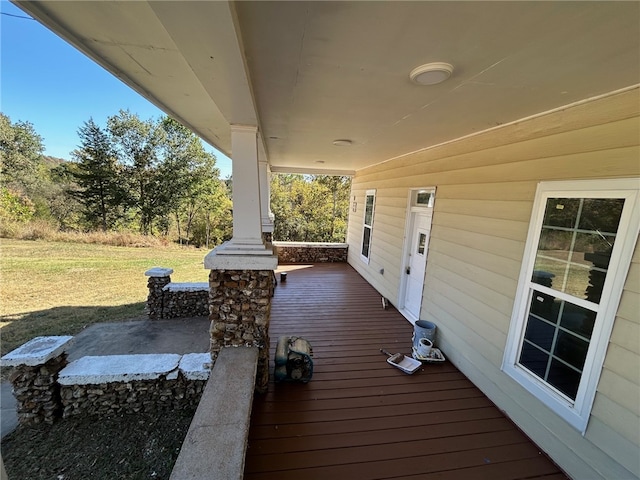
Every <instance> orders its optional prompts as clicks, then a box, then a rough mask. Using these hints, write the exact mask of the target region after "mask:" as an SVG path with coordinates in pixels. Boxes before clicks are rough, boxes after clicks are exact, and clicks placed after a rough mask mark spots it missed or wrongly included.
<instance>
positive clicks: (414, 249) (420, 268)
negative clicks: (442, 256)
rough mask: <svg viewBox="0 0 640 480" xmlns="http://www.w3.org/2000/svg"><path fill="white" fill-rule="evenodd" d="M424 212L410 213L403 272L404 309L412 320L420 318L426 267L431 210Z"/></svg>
mask: <svg viewBox="0 0 640 480" xmlns="http://www.w3.org/2000/svg"><path fill="white" fill-rule="evenodd" d="M424 210H425V211H424V212H414V213H412V216H413V222H412V223H413V228H412V232H411V243H410V247H409V251H408V258H407V262H406V266H405V272H404V274H405V275H406V288H405V296H404V308H405V310H406V311H407V313H408V314H409V315H410V316H411V317H413V318H414V319H419V318H420V306H421V305H422V289H423V287H424V272H425V269H426V267H427V251H428V248H429V234H430V232H431V214H432V209H431V208H427V209H424Z"/></svg>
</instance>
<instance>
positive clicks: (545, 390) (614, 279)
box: [502, 178, 640, 434]
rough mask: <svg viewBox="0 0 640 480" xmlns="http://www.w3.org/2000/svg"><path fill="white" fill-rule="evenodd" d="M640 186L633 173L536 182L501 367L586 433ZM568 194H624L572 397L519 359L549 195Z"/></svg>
mask: <svg viewBox="0 0 640 480" xmlns="http://www.w3.org/2000/svg"><path fill="white" fill-rule="evenodd" d="M639 189H640V179H639V178H629V179H608V180H576V181H558V182H542V183H540V184H538V188H537V191H536V197H535V202H534V205H533V212H532V216H531V223H530V224H529V234H528V236H527V243H526V246H525V252H524V257H523V262H522V269H521V271H520V277H519V280H518V290H517V293H516V298H515V302H514V308H513V313H512V317H511V324H510V328H509V334H508V337H507V344H506V348H505V354H504V358H503V362H502V370H503V371H504V372H505V373H507V374H508V375H509V376H511V377H512V378H513V379H514V380H516V381H517V382H518V383H520V385H522V386H523V387H524V388H525V389H526V390H527V391H529V393H531V394H532V395H534V396H535V397H536V398H538V399H539V400H540V401H542V402H543V403H544V404H545V405H546V406H547V407H549V408H550V409H551V410H553V411H554V412H555V413H557V414H558V415H559V416H560V417H562V418H563V419H564V420H566V421H567V422H568V423H569V424H570V425H572V426H573V427H574V428H576V429H577V430H579V431H580V432H581V433H582V434H584V433H585V431H586V429H587V424H588V422H589V415H590V413H591V408H592V406H593V401H594V399H595V395H596V387H597V385H598V381H599V379H600V374H601V372H602V366H603V364H604V359H605V355H606V351H607V346H608V344H609V339H610V337H611V331H612V330H613V324H614V321H615V316H616V313H617V310H618V305H619V303H620V297H621V295H622V290H623V288H624V282H625V280H626V278H627V274H628V272H629V266H630V264H631V258H632V256H633V252H634V248H635V244H636V242H637V239H638V233H640V212H639V211H640V208H639V203H640V202H639V198H638V197H639ZM567 196H569V197H580V198H600V197H608V196H611V197H617V198H625V208H624V210H623V212H622V216H621V218H620V227H619V229H618V235H617V237H616V245H615V248H614V251H613V252H612V256H611V260H610V262H609V275H607V279H606V281H605V284H604V287H603V290H602V298H603V299H605V300H603V301H601V302H600V307H599V308H598V313H597V316H596V321H595V325H594V329H593V333H592V335H591V342H590V346H589V350H588V353H587V358H586V361H585V365H584V368H583V377H582V380H581V381H580V386H579V388H578V392H577V395H576V399H575V401H574V402H570V401H568V400H567V399H566V398H565V397H564V396H563V395H561V394H559V393H557V392H555V391H554V390H553V389H552V388H551V387H550V386H548V385H547V384H546V383H545V382H544V381H542V380H541V379H540V378H538V377H536V376H535V375H533V374H531V373H530V372H528V371H527V370H526V369H524V368H523V367H521V366H519V365H518V353H519V352H520V348H521V344H522V341H523V337H524V328H525V326H526V318H525V316H526V312H527V308H528V305H529V303H528V300H529V286H530V279H531V276H532V274H533V265H534V261H535V255H536V251H537V248H538V238H539V233H540V228H541V226H542V220H543V215H544V209H545V205H546V200H547V198H555V197H558V198H562V197H567ZM542 288H544V287H542ZM552 293H553V291H552Z"/></svg>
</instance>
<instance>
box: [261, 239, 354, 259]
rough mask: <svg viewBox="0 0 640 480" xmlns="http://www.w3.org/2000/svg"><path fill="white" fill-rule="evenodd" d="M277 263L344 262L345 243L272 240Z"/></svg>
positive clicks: (346, 246)
mask: <svg viewBox="0 0 640 480" xmlns="http://www.w3.org/2000/svg"><path fill="white" fill-rule="evenodd" d="M273 246H274V248H275V250H276V252H277V254H278V263H280V264H284V263H328V262H346V261H347V252H348V248H349V245H348V244H346V243H313V242H302V243H298V242H274V243H273Z"/></svg>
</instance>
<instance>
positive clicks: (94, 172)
mask: <svg viewBox="0 0 640 480" xmlns="http://www.w3.org/2000/svg"><path fill="white" fill-rule="evenodd" d="M78 136H79V137H80V147H79V148H78V149H77V150H75V151H74V152H73V153H72V156H73V158H74V159H75V161H76V162H77V163H76V165H75V168H70V169H69V170H68V172H69V173H70V174H71V176H72V177H73V178H74V179H75V181H76V182H77V184H78V188H77V190H75V191H73V192H72V194H73V196H74V197H75V198H77V199H78V200H79V201H80V203H81V204H82V206H83V214H84V217H85V219H86V220H87V222H88V223H89V225H91V226H93V227H96V226H100V228H101V229H102V230H103V231H107V230H108V229H110V228H112V227H113V226H114V225H115V224H116V222H117V221H118V220H120V219H121V218H122V217H123V215H124V212H125V209H126V206H127V204H128V192H127V190H126V188H124V187H123V184H124V182H123V176H122V168H121V165H119V164H118V161H117V158H116V156H115V152H114V149H113V147H112V145H111V140H110V138H109V135H108V134H107V133H106V132H105V131H103V130H102V129H101V128H100V127H99V126H98V125H97V124H96V123H95V122H94V121H93V119H92V118H90V119H89V120H88V121H87V122H85V123H84V125H83V126H82V127H80V129H79V130H78Z"/></svg>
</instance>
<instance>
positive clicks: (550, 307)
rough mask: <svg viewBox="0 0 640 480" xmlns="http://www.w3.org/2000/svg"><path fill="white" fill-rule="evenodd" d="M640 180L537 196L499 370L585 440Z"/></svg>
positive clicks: (550, 186) (553, 188)
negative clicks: (566, 422) (583, 436)
mask: <svg viewBox="0 0 640 480" xmlns="http://www.w3.org/2000/svg"><path fill="white" fill-rule="evenodd" d="M639 186H640V182H639V181H638V179H621V180H587V181H574V182H545V183H541V184H540V185H539V186H538V191H537V193H536V200H535V203H534V209H533V214H532V219H531V224H530V227H529V237H528V239H527V245H526V249H525V257H524V260H523V266H522V271H521V275H520V281H519V285H518V292H517V294H516V301H515V304H514V311H513V316H512V319H511V327H510V330H509V337H508V341H507V348H506V351H505V358H504V362H503V370H504V371H505V372H506V373H508V374H509V375H510V376H511V377H513V378H514V379H516V380H517V381H518V382H519V383H520V384H522V386H524V387H525V388H526V389H527V390H528V391H529V392H531V393H532V394H534V395H535V396H536V397H538V398H539V399H540V400H542V401H543V402H544V403H545V404H546V405H547V406H548V407H550V408H551V409H552V410H554V411H555V412H556V413H558V414H559V415H560V416H561V417H563V418H564V419H565V420H567V421H568V422H569V423H570V424H571V425H573V426H574V427H575V428H577V429H579V430H580V431H582V432H584V431H585V430H586V426H587V423H588V419H589V414H590V412H591V407H592V405H593V400H594V398H595V391H596V386H597V383H598V379H599V377H600V372H601V370H602V365H603V362H604V356H605V353H606V348H607V344H608V342H609V337H610V335H611V330H612V329H613V322H614V319H615V314H616V311H617V308H618V303H619V301H620V296H621V294H622V288H623V286H624V281H625V278H626V275H627V272H628V270H629V265H630V262H631V256H632V255H633V249H634V247H635V244H636V241H637V237H638V231H639V230H640V226H639V224H640V221H639V214H638V193H639Z"/></svg>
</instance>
